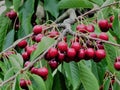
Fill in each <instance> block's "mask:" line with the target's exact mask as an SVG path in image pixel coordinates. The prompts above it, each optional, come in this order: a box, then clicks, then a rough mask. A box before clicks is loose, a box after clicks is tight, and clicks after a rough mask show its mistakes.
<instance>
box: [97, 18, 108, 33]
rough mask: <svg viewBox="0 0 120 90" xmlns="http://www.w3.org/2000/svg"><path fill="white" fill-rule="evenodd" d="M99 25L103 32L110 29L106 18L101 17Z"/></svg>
mask: <svg viewBox="0 0 120 90" xmlns="http://www.w3.org/2000/svg"><path fill="white" fill-rule="evenodd" d="M98 26H99V28H100V30H101V31H102V32H107V31H108V30H109V23H108V21H107V20H105V19H101V20H99V21H98Z"/></svg>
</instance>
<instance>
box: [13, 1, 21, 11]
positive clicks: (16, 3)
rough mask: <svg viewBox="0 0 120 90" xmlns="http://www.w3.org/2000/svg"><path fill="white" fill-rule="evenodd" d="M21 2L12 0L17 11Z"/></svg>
mask: <svg viewBox="0 0 120 90" xmlns="http://www.w3.org/2000/svg"><path fill="white" fill-rule="evenodd" d="M20 4H21V0H13V5H14V9H15V10H16V11H18V9H19V7H20Z"/></svg>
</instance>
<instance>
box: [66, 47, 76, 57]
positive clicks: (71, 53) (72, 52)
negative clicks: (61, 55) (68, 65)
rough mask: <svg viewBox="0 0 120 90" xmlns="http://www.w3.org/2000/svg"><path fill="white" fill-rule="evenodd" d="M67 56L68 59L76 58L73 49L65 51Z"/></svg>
mask: <svg viewBox="0 0 120 90" xmlns="http://www.w3.org/2000/svg"><path fill="white" fill-rule="evenodd" d="M67 56H68V57H69V58H74V57H75V56H76V51H75V49H74V48H68V50H67Z"/></svg>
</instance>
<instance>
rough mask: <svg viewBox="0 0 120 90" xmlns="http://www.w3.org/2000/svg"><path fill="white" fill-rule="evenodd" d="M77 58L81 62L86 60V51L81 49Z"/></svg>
mask: <svg viewBox="0 0 120 90" xmlns="http://www.w3.org/2000/svg"><path fill="white" fill-rule="evenodd" d="M77 56H78V58H79V59H80V60H81V59H84V57H85V50H84V49H80V50H79V52H78V55H77Z"/></svg>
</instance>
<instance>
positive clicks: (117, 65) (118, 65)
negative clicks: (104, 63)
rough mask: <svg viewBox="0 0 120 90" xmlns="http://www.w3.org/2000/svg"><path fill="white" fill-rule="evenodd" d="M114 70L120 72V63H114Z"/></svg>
mask: <svg viewBox="0 0 120 90" xmlns="http://www.w3.org/2000/svg"><path fill="white" fill-rule="evenodd" d="M114 68H115V69H116V70H118V71H119V70H120V62H119V61H118V62H115V63H114Z"/></svg>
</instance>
